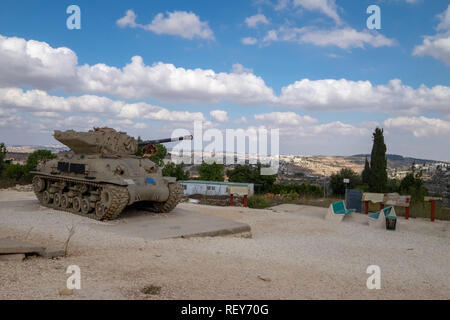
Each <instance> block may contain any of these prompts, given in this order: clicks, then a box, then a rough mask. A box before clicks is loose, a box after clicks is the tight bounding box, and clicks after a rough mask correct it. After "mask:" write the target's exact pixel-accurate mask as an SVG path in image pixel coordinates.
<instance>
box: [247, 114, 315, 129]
mask: <svg viewBox="0 0 450 320" xmlns="http://www.w3.org/2000/svg"><path fill="white" fill-rule="evenodd" d="M254 118H255V120H258V121H263V122H266V123H270V124H275V125H280V126H284V125H287V126H298V125H304V124H313V123H316V122H317V119H314V118H311V117H310V116H300V115H298V114H297V113H295V112H272V113H263V114H255V116H254Z"/></svg>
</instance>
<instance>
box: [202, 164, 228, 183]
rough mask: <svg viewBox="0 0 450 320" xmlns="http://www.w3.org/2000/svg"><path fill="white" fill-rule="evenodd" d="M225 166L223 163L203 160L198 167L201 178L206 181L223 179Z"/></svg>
mask: <svg viewBox="0 0 450 320" xmlns="http://www.w3.org/2000/svg"><path fill="white" fill-rule="evenodd" d="M224 169H225V166H224V165H223V164H217V163H216V162H214V163H211V164H207V163H206V162H203V163H202V164H201V165H200V167H199V168H198V173H199V174H200V180H205V181H223V180H224V175H223V170H224Z"/></svg>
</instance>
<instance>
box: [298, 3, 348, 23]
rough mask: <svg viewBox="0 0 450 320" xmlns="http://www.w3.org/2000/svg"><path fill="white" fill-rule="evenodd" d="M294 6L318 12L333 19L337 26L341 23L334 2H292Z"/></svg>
mask: <svg viewBox="0 0 450 320" xmlns="http://www.w3.org/2000/svg"><path fill="white" fill-rule="evenodd" d="M294 6H301V7H303V8H305V9H306V10H310V11H319V12H322V13H323V14H325V15H326V16H328V17H330V18H331V19H333V20H334V21H335V22H336V23H337V24H340V23H342V21H341V18H340V17H339V14H338V13H337V11H338V7H337V5H336V1H335V0H294Z"/></svg>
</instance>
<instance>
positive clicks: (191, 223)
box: [0, 200, 251, 256]
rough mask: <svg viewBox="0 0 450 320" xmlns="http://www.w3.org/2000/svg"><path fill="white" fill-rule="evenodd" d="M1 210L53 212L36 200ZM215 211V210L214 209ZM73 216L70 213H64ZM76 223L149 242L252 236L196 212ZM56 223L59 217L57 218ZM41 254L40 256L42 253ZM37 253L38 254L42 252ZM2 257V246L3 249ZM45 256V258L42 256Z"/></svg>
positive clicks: (128, 213)
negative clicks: (171, 239)
mask: <svg viewBox="0 0 450 320" xmlns="http://www.w3.org/2000/svg"><path fill="white" fill-rule="evenodd" d="M1 203H2V207H5V208H9V209H13V210H15V211H16V212H34V211H42V212H47V211H48V212H51V211H53V210H52V209H49V208H44V207H41V206H40V205H39V202H38V201H37V200H12V201H1ZM212 210H213V209H212ZM61 214H63V215H67V216H69V217H70V216H72V214H71V213H68V212H61ZM73 216H74V217H76V219H83V220H84V223H85V225H89V227H90V228H93V229H94V230H95V229H97V230H98V229H100V230H103V231H108V232H112V233H115V234H118V235H124V236H131V237H138V238H143V239H146V240H159V239H168V238H189V237H214V236H226V235H233V234H238V235H240V236H251V233H250V232H251V229H250V226H249V225H248V224H245V223H240V222H236V221H232V220H229V219H225V218H221V217H216V216H213V215H210V214H206V213H200V212H197V211H196V208H195V207H193V208H192V209H191V208H189V209H182V208H180V207H177V208H175V209H174V210H173V211H172V212H169V213H164V214H156V213H150V212H148V211H145V210H140V209H137V208H133V207H131V208H127V209H126V210H125V211H124V212H123V213H122V214H121V216H120V218H119V219H118V220H113V221H106V222H99V221H95V220H92V219H89V218H84V217H80V216H77V215H73ZM55 219H57V217H55ZM44 249H45V248H42V250H38V251H39V252H43V250H44ZM38 251H36V252H37V253H38V254H39V252H38ZM0 253H1V246H0ZM42 255H43V256H45V255H44V254H42Z"/></svg>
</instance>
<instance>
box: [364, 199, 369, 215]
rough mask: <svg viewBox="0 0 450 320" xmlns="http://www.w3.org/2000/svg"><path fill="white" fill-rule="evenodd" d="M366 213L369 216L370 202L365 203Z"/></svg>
mask: <svg viewBox="0 0 450 320" xmlns="http://www.w3.org/2000/svg"><path fill="white" fill-rule="evenodd" d="M364 213H365V214H369V201H364Z"/></svg>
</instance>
